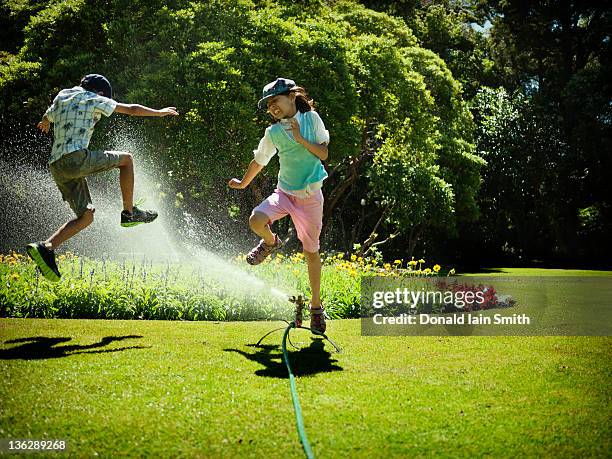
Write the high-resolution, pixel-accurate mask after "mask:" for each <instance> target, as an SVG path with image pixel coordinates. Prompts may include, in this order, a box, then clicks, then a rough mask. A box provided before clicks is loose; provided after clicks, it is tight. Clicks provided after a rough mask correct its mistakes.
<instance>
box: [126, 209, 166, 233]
mask: <svg viewBox="0 0 612 459" xmlns="http://www.w3.org/2000/svg"><path fill="white" fill-rule="evenodd" d="M156 218H157V212H155V211H153V210H141V209H139V208H138V207H136V206H134V207H133V208H132V213H129V212H126V211H125V210H124V211H122V212H121V226H123V227H126V228H128V227H130V226H136V225H140V224H141V223H151V222H152V221H153V220H155V219H156Z"/></svg>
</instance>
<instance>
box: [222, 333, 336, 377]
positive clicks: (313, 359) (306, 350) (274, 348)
mask: <svg viewBox="0 0 612 459" xmlns="http://www.w3.org/2000/svg"><path fill="white" fill-rule="evenodd" d="M310 339H311V340H312V341H311V343H310V346H308V347H302V348H300V349H299V350H298V351H291V350H290V349H287V351H288V353H289V364H290V365H291V371H293V374H294V375H295V376H308V375H314V374H317V373H327V372H331V371H342V370H343V368H342V367H339V366H338V365H335V363H336V362H337V360H335V359H332V355H331V353H329V352H328V351H327V350H326V349H325V346H324V342H323V340H322V339H319V338H312V337H311V338H310ZM248 346H250V347H252V348H254V349H256V351H255V352H246V351H243V350H241V349H224V351H226V352H236V353H238V354H240V355H242V356H243V357H245V358H247V359H249V360H251V361H253V362H257V363H260V364H261V365H263V366H264V367H265V368H263V369H259V370H257V371H255V374H256V375H257V376H268V377H272V378H284V379H287V378H289V374H288V373H287V367H286V366H285V362H284V360H283V353H282V350H281V347H280V345H279V344H274V345H271V344H261V345H259V346H256V345H254V344H249V345H248Z"/></svg>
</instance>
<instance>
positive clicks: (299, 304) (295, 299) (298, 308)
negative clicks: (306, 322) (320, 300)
mask: <svg viewBox="0 0 612 459" xmlns="http://www.w3.org/2000/svg"><path fill="white" fill-rule="evenodd" d="M289 301H290V302H292V303H295V320H294V321H293V323H294V324H295V328H300V327H301V326H302V319H303V314H302V311H303V310H304V308H305V307H306V306H305V305H304V303H306V298H304V297H303V296H302V295H298V296H295V295H294V296H291V297H289Z"/></svg>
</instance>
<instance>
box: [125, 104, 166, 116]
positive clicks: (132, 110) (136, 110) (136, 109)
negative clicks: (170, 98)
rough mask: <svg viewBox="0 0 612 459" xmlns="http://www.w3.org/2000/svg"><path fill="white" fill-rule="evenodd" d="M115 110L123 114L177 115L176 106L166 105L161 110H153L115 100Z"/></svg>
mask: <svg viewBox="0 0 612 459" xmlns="http://www.w3.org/2000/svg"><path fill="white" fill-rule="evenodd" d="M115 112H117V113H123V114H124V115H131V116H168V115H173V116H176V115H178V112H177V111H176V107H166V108H162V109H161V110H155V109H154V108H149V107H145V106H144V105H138V104H121V103H119V102H117V106H116V107H115Z"/></svg>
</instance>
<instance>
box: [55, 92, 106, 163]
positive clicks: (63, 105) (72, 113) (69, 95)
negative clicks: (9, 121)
mask: <svg viewBox="0 0 612 459" xmlns="http://www.w3.org/2000/svg"><path fill="white" fill-rule="evenodd" d="M116 106H117V102H115V101H114V100H112V99H108V98H106V97H103V96H99V95H97V94H95V93H93V92H89V91H86V90H84V89H83V88H81V87H80V86H75V87H74V88H71V89H62V90H61V91H60V92H59V93H58V95H57V96H55V99H54V100H53V104H52V105H51V106H50V107H49V108H48V109H47V111H46V112H45V116H46V117H47V119H48V120H49V121H51V122H52V123H53V149H52V150H51V158H50V159H49V163H52V162H54V161H57V160H58V159H60V158H61V157H62V156H63V155H66V154H68V153H72V152H73V151H77V150H82V149H84V148H87V147H88V146H89V141H90V140H91V135H92V134H93V132H94V126H95V125H96V123H97V122H98V121H99V120H100V118H101V117H102V115H104V116H110V115H112V113H113V112H114V111H115V107H116Z"/></svg>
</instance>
